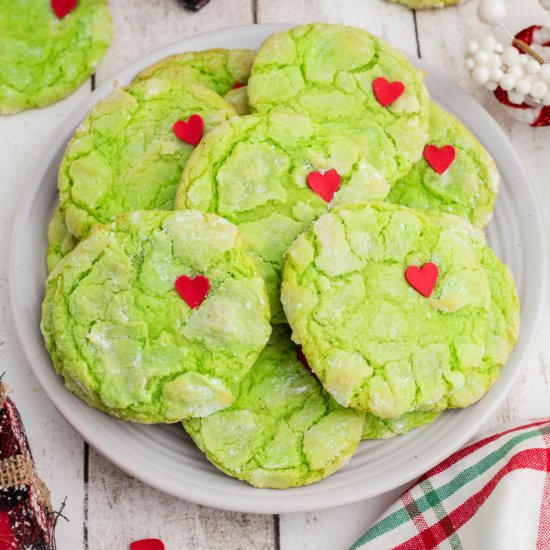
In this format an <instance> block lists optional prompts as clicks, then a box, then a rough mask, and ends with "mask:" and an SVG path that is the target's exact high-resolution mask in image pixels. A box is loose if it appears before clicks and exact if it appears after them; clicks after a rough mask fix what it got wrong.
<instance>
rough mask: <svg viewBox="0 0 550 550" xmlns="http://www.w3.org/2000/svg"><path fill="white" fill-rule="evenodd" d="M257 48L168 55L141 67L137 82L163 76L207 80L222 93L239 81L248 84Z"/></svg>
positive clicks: (181, 81)
mask: <svg viewBox="0 0 550 550" xmlns="http://www.w3.org/2000/svg"><path fill="white" fill-rule="evenodd" d="M255 55H256V52H254V51H253V50H225V49H221V48H213V49H211V50H203V51H200V52H185V53H180V54H176V55H172V56H170V57H166V58H165V59H161V60H160V61H159V62H158V63H155V64H154V65H151V66H150V67H147V69H144V70H143V71H141V72H140V73H139V74H138V75H137V76H136V78H135V79H134V83H136V82H140V81H143V80H148V79H150V78H163V79H168V80H171V81H172V82H173V83H174V84H175V85H176V84H193V83H198V84H203V85H204V86H208V87H209V88H211V89H212V90H214V91H215V92H216V93H218V94H220V95H222V96H223V95H225V94H227V93H228V92H229V91H230V90H231V88H232V87H233V86H234V85H235V84H246V83H247V82H248V77H249V76H250V69H251V67H252V62H253V61H254V56H255Z"/></svg>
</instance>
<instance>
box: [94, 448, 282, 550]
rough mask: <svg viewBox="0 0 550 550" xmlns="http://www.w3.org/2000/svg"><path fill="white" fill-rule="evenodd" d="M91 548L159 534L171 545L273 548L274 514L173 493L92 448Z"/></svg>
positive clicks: (226, 549) (100, 549) (212, 548)
mask: <svg viewBox="0 0 550 550" xmlns="http://www.w3.org/2000/svg"><path fill="white" fill-rule="evenodd" d="M92 480H93V483H90V493H89V516H88V526H89V538H88V540H89V549H90V550H105V549H107V548H108V549H110V548H113V549H115V548H120V549H123V548H124V549H125V548H128V546H129V544H130V542H132V541H134V540H140V539H142V538H160V539H161V540H163V541H164V543H165V545H166V548H167V549H174V550H176V549H182V548H205V549H206V548H207V549H208V550H237V549H241V548H242V549H244V548H253V549H255V550H272V549H273V550H274V549H275V548H276V547H275V536H276V533H275V528H274V525H275V522H274V519H273V517H272V516H260V515H254V514H238V513H232V512H223V511H221V510H214V509H213V508H206V507H204V506H197V505H195V504H190V503H188V502H184V501H183V500H179V499H177V498H174V497H170V496H168V495H165V494H164V493H161V492H159V491H157V490H155V489H152V488H150V487H148V486H146V485H144V484H143V483H141V482H139V481H137V480H135V479H133V478H131V477H129V476H127V475H126V474H124V473H123V472H121V471H120V470H119V469H118V468H116V467H115V466H113V465H112V464H111V463H110V462H108V461H107V460H105V459H104V458H103V457H102V456H100V455H98V454H97V453H96V452H95V451H93V450H91V451H90V481H92Z"/></svg>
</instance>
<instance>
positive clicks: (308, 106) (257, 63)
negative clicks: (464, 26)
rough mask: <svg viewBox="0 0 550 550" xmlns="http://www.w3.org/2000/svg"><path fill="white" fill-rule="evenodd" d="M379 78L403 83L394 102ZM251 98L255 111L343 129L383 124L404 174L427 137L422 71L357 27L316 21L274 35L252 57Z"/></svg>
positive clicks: (417, 157) (425, 92) (249, 86)
mask: <svg viewBox="0 0 550 550" xmlns="http://www.w3.org/2000/svg"><path fill="white" fill-rule="evenodd" d="M378 77H383V78H386V79H387V80H388V81H389V82H394V81H400V82H402V83H403V84H404V86H405V91H404V93H403V95H401V97H399V98H398V99H397V100H396V101H394V102H393V103H392V104H390V105H389V106H388V107H383V106H382V105H381V104H380V103H379V101H378V100H377V98H376V97H375V95H374V93H373V82H374V80H375V79H376V78H378ZM248 97H249V101H250V106H251V109H252V111H253V112H254V111H258V112H261V113H263V112H267V111H272V110H277V111H286V112H288V111H290V112H297V113H307V114H308V115H309V116H310V117H311V119H312V120H314V121H316V122H322V123H324V124H329V125H330V126H331V127H332V128H334V129H336V130H338V131H339V130H341V129H346V130H349V129H353V130H356V131H362V129H363V125H364V124H365V122H366V121H371V122H375V123H377V124H378V125H379V126H380V127H381V128H382V129H383V131H384V132H385V133H386V138H387V139H389V140H392V141H393V142H394V143H395V145H396V147H397V150H398V151H399V156H398V159H397V160H398V169H399V172H398V176H399V177H401V176H404V175H405V174H406V173H407V172H408V171H409V170H410V169H411V168H412V166H413V164H414V163H416V162H417V161H418V160H419V159H420V157H421V155H422V151H423V148H424V145H425V143H426V141H427V139H428V116H429V96H428V91H427V89H426V87H425V86H424V83H423V81H422V76H421V73H420V71H419V70H418V69H417V68H416V67H414V66H413V65H412V64H411V63H410V62H409V61H408V60H407V58H406V57H405V56H404V55H403V54H402V53H401V52H399V51H398V50H396V49H395V48H393V47H392V46H390V45H389V44H387V43H386V42H384V41H383V40H380V39H378V38H376V37H375V36H373V35H372V34H370V33H368V32H366V31H364V30H362V29H357V28H354V27H346V26H344V25H328V24H320V23H317V24H312V25H303V26H299V27H295V28H293V29H290V30H288V31H283V32H279V33H275V34H273V35H271V36H270V37H269V38H268V39H267V40H266V41H265V42H264V43H263V45H262V46H261V48H260V50H259V51H258V54H257V55H256V58H255V60H254V64H253V66H252V74H251V76H250V80H249V82H248ZM393 181H395V180H393Z"/></svg>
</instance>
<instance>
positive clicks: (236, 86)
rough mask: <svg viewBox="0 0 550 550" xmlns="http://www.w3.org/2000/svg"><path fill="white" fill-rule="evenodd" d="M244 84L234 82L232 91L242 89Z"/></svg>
mask: <svg viewBox="0 0 550 550" xmlns="http://www.w3.org/2000/svg"><path fill="white" fill-rule="evenodd" d="M245 86H246V84H245V83H244V82H235V83H234V84H233V86H231V89H232V90H236V89H237V88H244V87H245Z"/></svg>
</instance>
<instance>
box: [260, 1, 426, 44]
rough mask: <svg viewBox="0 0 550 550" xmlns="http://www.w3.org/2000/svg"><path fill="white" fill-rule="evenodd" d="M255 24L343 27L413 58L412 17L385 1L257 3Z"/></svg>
mask: <svg viewBox="0 0 550 550" xmlns="http://www.w3.org/2000/svg"><path fill="white" fill-rule="evenodd" d="M256 11H257V19H258V23H296V24H301V23H312V22H316V21H322V22H323V23H346V24H348V25H354V26H356V27H361V28H364V29H366V30H368V31H370V32H372V33H373V34H376V35H377V36H380V37H382V38H384V39H386V40H389V41H390V42H391V43H392V44H393V45H394V46H396V47H398V48H401V49H403V50H406V51H407V52H410V53H413V54H416V37H415V32H414V20H413V14H412V12H411V11H410V10H407V9H403V8H402V7H401V6H398V5H396V4H389V3H388V2H385V1H384V0H355V1H352V0H339V1H334V0H278V1H277V2H274V1H273V0H258V6H257V10H256Z"/></svg>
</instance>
